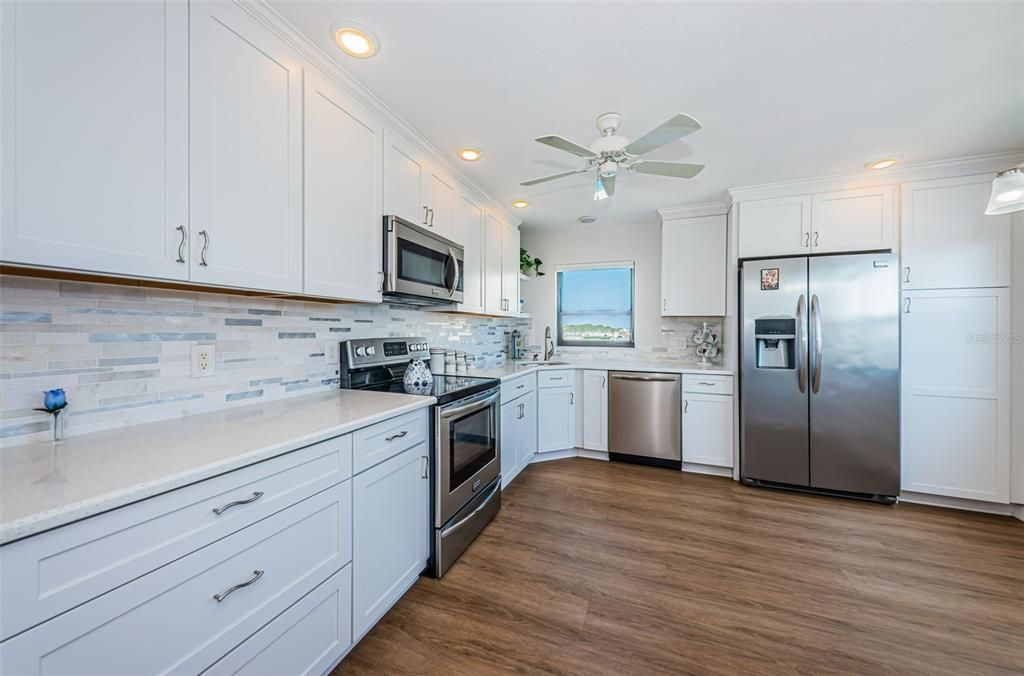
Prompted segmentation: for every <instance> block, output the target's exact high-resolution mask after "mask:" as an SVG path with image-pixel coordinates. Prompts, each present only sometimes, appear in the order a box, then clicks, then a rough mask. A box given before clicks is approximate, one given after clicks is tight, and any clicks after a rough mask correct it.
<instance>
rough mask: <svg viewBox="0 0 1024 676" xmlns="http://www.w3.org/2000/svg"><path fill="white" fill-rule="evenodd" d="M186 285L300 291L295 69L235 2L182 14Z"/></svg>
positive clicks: (298, 68) (298, 72)
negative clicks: (185, 20)
mask: <svg viewBox="0 0 1024 676" xmlns="http://www.w3.org/2000/svg"><path fill="white" fill-rule="evenodd" d="M189 12H190V16H189V27H190V32H189V55H190V59H189V63H190V71H189V72H190V77H189V88H190V89H189V97H190V101H189V122H190V127H189V133H190V137H189V149H190V162H189V172H190V175H189V200H190V201H189V214H190V222H191V237H190V239H191V260H190V263H191V279H192V281H195V282H202V283H208V284H217V285H221V286H236V287H244V288H249V289H261V290H268V291H284V292H293V293H297V292H301V291H302V74H303V73H302V71H303V68H302V63H301V61H300V60H299V57H298V56H297V55H296V54H295V53H294V52H293V51H292V50H291V48H290V47H289V46H288V45H287V44H285V42H284V41H283V40H281V39H280V38H279V37H277V35H275V34H274V33H273V32H272V31H271V30H270V29H268V28H267V27H265V26H264V25H263V24H261V23H260V22H258V21H257V20H256V19H254V18H253V17H252V16H251V15H250V14H249V13H247V12H246V11H245V10H243V9H242V8H241V7H239V6H238V5H236V4H234V3H233V2H201V3H193V4H191V5H190V6H189Z"/></svg>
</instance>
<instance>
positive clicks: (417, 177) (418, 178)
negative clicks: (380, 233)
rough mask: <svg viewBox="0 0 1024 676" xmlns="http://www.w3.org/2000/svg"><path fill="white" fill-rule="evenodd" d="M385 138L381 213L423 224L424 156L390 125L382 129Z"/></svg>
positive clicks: (425, 170)
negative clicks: (382, 206) (382, 208)
mask: <svg viewBox="0 0 1024 676" xmlns="http://www.w3.org/2000/svg"><path fill="white" fill-rule="evenodd" d="M384 138H385V143H384V213H386V214H388V215H394V216H399V217H401V218H404V219H405V220H407V221H409V222H410V223H418V224H419V225H426V224H427V208H426V207H425V206H423V204H424V202H423V193H422V190H423V179H424V174H426V173H427V168H426V160H424V159H423V158H422V157H421V155H420V152H419V149H418V148H416V146H414V145H413V144H411V143H410V142H409V141H407V140H405V137H404V136H402V135H401V134H399V133H398V132H397V131H395V130H393V129H391V128H390V127H388V128H387V129H385V130H384Z"/></svg>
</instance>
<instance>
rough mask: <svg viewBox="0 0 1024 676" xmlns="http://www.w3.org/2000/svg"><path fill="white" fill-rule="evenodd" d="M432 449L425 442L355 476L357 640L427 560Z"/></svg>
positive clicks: (354, 626)
mask: <svg viewBox="0 0 1024 676" xmlns="http://www.w3.org/2000/svg"><path fill="white" fill-rule="evenodd" d="M429 464H430V453H429V449H428V446H427V444H426V443H423V444H420V445H419V446H416V447H414V448H410V449H409V450H407V451H404V452H403V453H401V454H399V455H397V456H395V457H393V458H391V459H389V460H385V461H384V462H382V463H380V464H379V465H376V466H375V467H372V468H370V469H368V470H366V471H365V472H363V473H362V474H357V475H356V476H355V477H354V478H353V479H352V482H353V491H352V493H353V500H354V502H355V504H356V505H358V506H359V508H358V510H356V514H355V517H354V519H353V524H352V540H353V549H352V557H353V564H352V586H353V589H352V631H353V636H354V637H355V638H356V639H357V640H358V639H359V638H361V637H362V636H363V634H365V633H366V632H367V631H369V629H370V628H371V627H372V626H373V625H374V624H375V623H376V622H377V620H379V619H380V618H381V617H382V616H383V615H384V613H386V612H387V611H388V609H390V608H391V606H392V605H393V604H394V603H395V601H397V600H398V599H399V598H401V596H402V594H404V593H405V592H406V590H407V589H408V588H409V587H410V586H411V585H412V583H413V582H415V581H416V578H418V577H419V574H420V572H422V571H423V569H424V568H426V566H427V557H428V552H429V550H428V540H427V535H428V533H429V522H430V512H429V509H428V502H427V496H428V495H429V486H428V478H429V474H430V473H429Z"/></svg>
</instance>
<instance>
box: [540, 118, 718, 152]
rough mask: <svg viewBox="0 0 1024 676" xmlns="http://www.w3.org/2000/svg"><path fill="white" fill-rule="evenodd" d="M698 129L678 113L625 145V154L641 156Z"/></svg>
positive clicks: (698, 124)
mask: <svg viewBox="0 0 1024 676" xmlns="http://www.w3.org/2000/svg"><path fill="white" fill-rule="evenodd" d="M698 129H700V122H698V121H697V120H695V119H693V118H692V117H690V116H689V115H687V114H686V113H679V114H678V115H675V116H674V117H672V119H670V120H668V121H667V122H663V123H662V124H661V125H659V126H658V127H655V128H654V129H652V130H651V131H649V132H647V133H646V134H644V135H643V136H641V137H640V138H638V139H637V140H635V141H633V142H632V143H630V144H629V145H627V146H626V152H627V153H629V154H630V155H643V154H644V153H649V152H650V151H652V150H654V149H655V148H660V147H661V146H663V145H666V144H669V143H672V141H675V140H676V139H681V138H683V137H684V136H686V135H687V134H692V133H693V132H695V131H697V130H698ZM537 140H538V141H539V140H540V139H537Z"/></svg>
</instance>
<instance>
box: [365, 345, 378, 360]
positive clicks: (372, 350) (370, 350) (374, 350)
mask: <svg viewBox="0 0 1024 676" xmlns="http://www.w3.org/2000/svg"><path fill="white" fill-rule="evenodd" d="M366 354H368V355H370V356H371V357H372V356H373V355H375V354H377V348H375V347H373V346H372V345H371V346H370V347H368V348H366Z"/></svg>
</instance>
